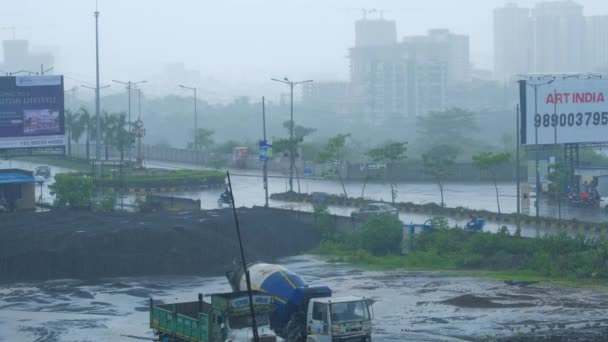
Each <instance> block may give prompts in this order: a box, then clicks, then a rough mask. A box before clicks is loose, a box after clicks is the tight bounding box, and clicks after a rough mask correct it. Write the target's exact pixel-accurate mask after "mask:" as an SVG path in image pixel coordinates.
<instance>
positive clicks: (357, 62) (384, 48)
mask: <svg viewBox="0 0 608 342" xmlns="http://www.w3.org/2000/svg"><path fill="white" fill-rule="evenodd" d="M349 57H350V79H351V96H352V102H353V104H354V106H355V108H356V109H357V111H359V112H361V114H363V115H364V117H365V119H367V120H368V121H370V122H372V123H380V122H382V121H383V120H384V119H386V118H387V117H390V116H393V115H396V113H404V112H405V107H404V106H405V103H404V100H403V99H404V97H405V86H406V80H405V76H404V73H405V72H406V68H407V67H406V61H405V60H404V58H402V56H401V55H400V51H399V48H398V45H397V26H396V24H395V22H394V21H391V20H385V19H365V18H364V19H361V20H357V21H356V22H355V47H353V48H351V49H350V50H349Z"/></svg>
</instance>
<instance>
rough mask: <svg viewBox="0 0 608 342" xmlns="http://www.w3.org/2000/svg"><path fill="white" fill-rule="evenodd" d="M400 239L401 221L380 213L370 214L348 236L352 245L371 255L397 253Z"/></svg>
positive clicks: (401, 234)
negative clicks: (355, 230)
mask: <svg viewBox="0 0 608 342" xmlns="http://www.w3.org/2000/svg"><path fill="white" fill-rule="evenodd" d="M402 240H403V229H402V228H401V221H399V219H397V218H396V217H393V216H381V215H374V216H371V217H370V218H369V220H368V221H367V222H366V223H365V224H364V225H363V227H361V229H360V230H358V231H357V232H355V233H353V234H352V235H351V236H350V238H349V242H350V244H351V246H352V247H354V248H355V249H362V250H364V251H367V252H369V253H371V254H373V255H386V254H399V252H400V249H401V241H402Z"/></svg>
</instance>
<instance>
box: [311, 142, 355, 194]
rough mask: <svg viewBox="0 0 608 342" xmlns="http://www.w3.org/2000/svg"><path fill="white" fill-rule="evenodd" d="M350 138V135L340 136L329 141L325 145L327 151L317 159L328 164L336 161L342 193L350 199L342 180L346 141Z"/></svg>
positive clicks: (322, 152)
mask: <svg viewBox="0 0 608 342" xmlns="http://www.w3.org/2000/svg"><path fill="white" fill-rule="evenodd" d="M349 137H350V134H338V135H336V136H334V137H332V138H330V139H329V140H328V141H327V144H326V145H325V149H324V150H323V151H321V153H319V155H318V157H317V161H318V162H319V163H327V162H329V161H334V160H335V161H336V170H335V171H336V173H337V174H338V178H339V179H340V184H341V185H342V191H343V192H344V197H345V198H348V194H347V193H346V187H345V186H344V179H343V178H342V172H341V171H342V158H343V150H344V146H346V139H348V138H349Z"/></svg>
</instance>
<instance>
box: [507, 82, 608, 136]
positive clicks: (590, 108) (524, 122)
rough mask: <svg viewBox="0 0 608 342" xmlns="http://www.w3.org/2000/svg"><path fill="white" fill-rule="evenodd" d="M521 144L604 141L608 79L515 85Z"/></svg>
mask: <svg viewBox="0 0 608 342" xmlns="http://www.w3.org/2000/svg"><path fill="white" fill-rule="evenodd" d="M519 86H520V89H519V92H520V109H521V121H520V122H521V127H520V128H521V143H522V144H527V145H546V144H570V143H597V142H605V141H608V79H602V78H564V79H558V78H555V79H540V80H522V81H519Z"/></svg>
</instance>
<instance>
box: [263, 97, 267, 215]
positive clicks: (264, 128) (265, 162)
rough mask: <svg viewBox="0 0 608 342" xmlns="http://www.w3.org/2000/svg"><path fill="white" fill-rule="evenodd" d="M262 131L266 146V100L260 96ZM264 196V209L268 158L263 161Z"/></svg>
mask: <svg viewBox="0 0 608 342" xmlns="http://www.w3.org/2000/svg"><path fill="white" fill-rule="evenodd" d="M262 130H263V132H264V143H265V144H268V142H267V141H266V100H265V98H264V96H262ZM263 174H264V195H265V197H264V198H265V199H266V201H265V204H264V207H266V208H268V156H266V158H265V159H264V170H263Z"/></svg>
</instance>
